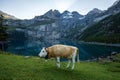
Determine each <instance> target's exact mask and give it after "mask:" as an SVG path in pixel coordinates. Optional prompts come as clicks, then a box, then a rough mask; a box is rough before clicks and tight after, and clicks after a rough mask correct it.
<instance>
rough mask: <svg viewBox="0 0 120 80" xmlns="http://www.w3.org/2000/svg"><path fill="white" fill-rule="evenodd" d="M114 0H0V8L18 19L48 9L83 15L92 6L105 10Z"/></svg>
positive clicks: (41, 13)
mask: <svg viewBox="0 0 120 80" xmlns="http://www.w3.org/2000/svg"><path fill="white" fill-rule="evenodd" d="M115 1H116V0H0V10H1V11H3V12H6V13H8V14H11V15H14V16H15V17H17V18H19V19H31V18H34V17H35V16H39V15H43V14H44V13H46V12H47V11H49V10H50V9H53V10H54V9H56V10H59V11H60V12H61V13H62V12H63V11H65V10H68V11H71V12H72V11H78V12H79V13H80V14H82V15H85V14H87V13H88V12H89V11H90V10H92V9H93V8H98V9H101V10H106V9H107V8H109V7H110V6H111V5H112V4H113V3H114V2H115Z"/></svg>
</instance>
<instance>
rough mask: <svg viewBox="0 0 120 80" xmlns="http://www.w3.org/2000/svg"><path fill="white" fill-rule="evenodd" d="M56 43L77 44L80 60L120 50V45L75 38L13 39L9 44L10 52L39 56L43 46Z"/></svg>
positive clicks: (104, 55)
mask: <svg viewBox="0 0 120 80" xmlns="http://www.w3.org/2000/svg"><path fill="white" fill-rule="evenodd" d="M54 44H64V45H71V46H76V47H78V48H79V56H80V60H88V59H92V58H98V57H106V56H108V55H110V54H111V52H119V53H120V47H113V46H104V45H93V44H86V43H81V42H78V41H73V40H67V39H63V40H42V41H40V40H25V39H24V40H23V39H12V40H11V41H10V42H9V44H8V49H7V51H8V52H11V53H14V54H18V55H25V56H31V55H32V56H37V55H38V53H39V52H40V50H41V49H42V47H43V46H46V47H49V46H51V45H54Z"/></svg>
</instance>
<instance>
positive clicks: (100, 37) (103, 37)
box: [77, 13, 120, 43]
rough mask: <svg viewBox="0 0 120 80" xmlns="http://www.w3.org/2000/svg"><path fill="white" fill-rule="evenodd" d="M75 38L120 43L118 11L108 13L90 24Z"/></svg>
mask: <svg viewBox="0 0 120 80" xmlns="http://www.w3.org/2000/svg"><path fill="white" fill-rule="evenodd" d="M77 39H80V40H84V41H92V42H105V43H120V13H118V14H115V15H110V16H109V17H106V18H105V19H103V20H101V21H100V22H98V23H96V24H94V25H92V26H90V27H89V28H87V29H86V30H84V32H83V33H82V34H80V35H79V36H78V37H77Z"/></svg>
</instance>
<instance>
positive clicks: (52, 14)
mask: <svg viewBox="0 0 120 80" xmlns="http://www.w3.org/2000/svg"><path fill="white" fill-rule="evenodd" d="M44 16H45V17H48V18H52V19H58V18H59V17H60V12H59V11H58V10H49V11H48V12H46V13H45V14H44Z"/></svg>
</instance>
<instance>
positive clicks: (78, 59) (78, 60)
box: [77, 49, 80, 62]
mask: <svg viewBox="0 0 120 80" xmlns="http://www.w3.org/2000/svg"><path fill="white" fill-rule="evenodd" d="M77 62H80V58H79V50H78V49H77Z"/></svg>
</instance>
